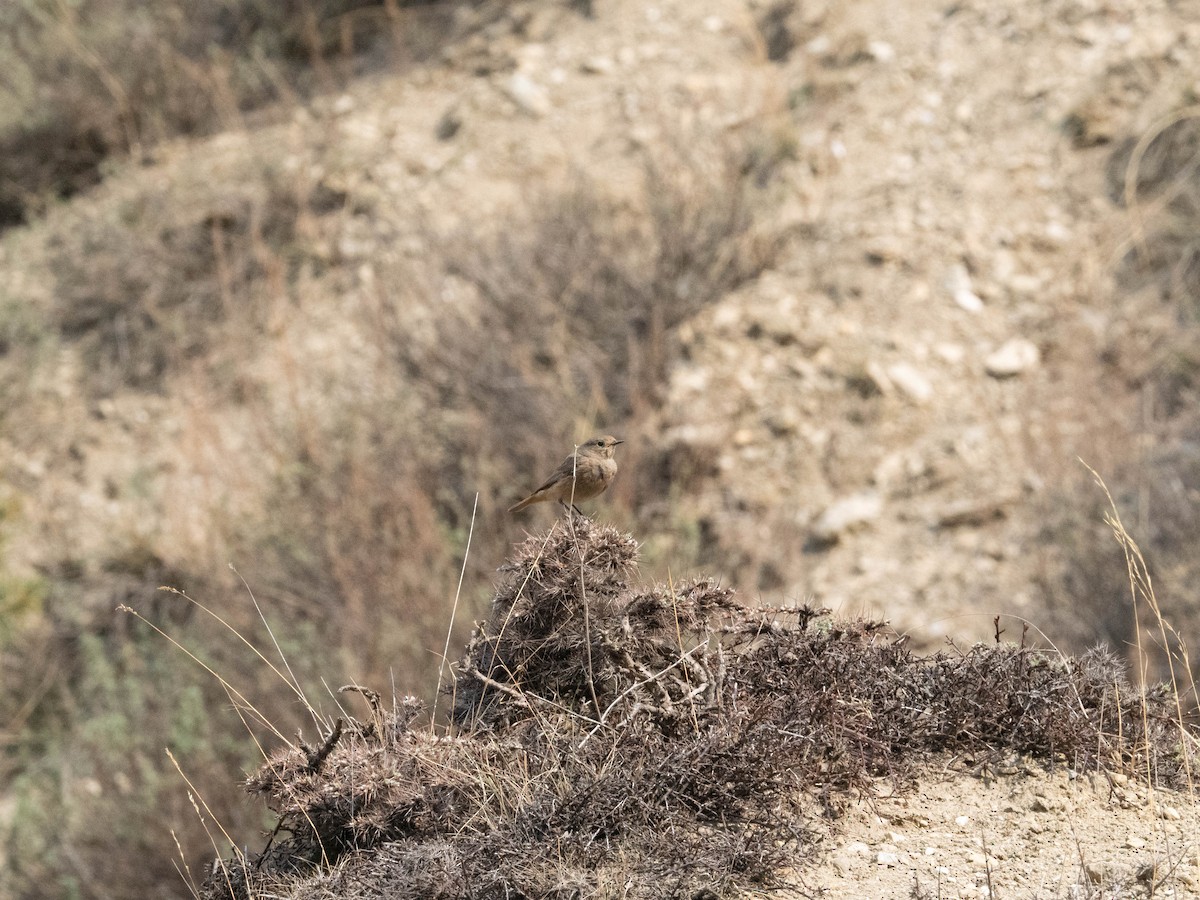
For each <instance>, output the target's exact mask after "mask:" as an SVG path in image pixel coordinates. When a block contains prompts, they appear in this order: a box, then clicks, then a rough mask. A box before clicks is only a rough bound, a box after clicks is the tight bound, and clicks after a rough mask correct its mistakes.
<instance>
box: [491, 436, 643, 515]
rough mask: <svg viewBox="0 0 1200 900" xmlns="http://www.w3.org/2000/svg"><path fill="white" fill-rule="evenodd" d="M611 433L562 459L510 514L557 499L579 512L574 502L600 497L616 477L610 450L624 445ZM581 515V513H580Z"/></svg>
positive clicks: (614, 464)
mask: <svg viewBox="0 0 1200 900" xmlns="http://www.w3.org/2000/svg"><path fill="white" fill-rule="evenodd" d="M623 443H625V442H624V441H619V440H617V439H616V438H615V437H613V436H612V435H611V434H606V435H604V436H603V437H594V438H592V439H591V440H589V441H585V442H584V443H582V444H580V445H579V446H578V447H576V448H575V452H574V453H572V454H571V455H570V456H568V457H567V458H566V459H564V460H563V461H562V462H561V463H559V466H558V468H557V469H555V470H554V474H552V475H551V476H550V477H549V478H547V479H546V483H545V484H543V485H542V486H541V487H540V488H538V489H537V490H536V491H534V492H533V493H532V494H530V495H529V496H528V497H526V498H525V499H524V500H522V501H521V502H520V503H514V504H513V505H512V506H510V507H509V508H508V511H509V512H510V513H515V512H520V511H521V510H523V509H524V508H525V507H527V506H532V505H533V504H535V503H543V502H545V501H546V500H557V501H558V502H559V503H561V504H562V505H563V506H567V507H570V508H572V509H574V510H575V512H579V508H578V507H576V506H575V503H576V502H579V501H583V500H591V499H592V498H593V497H598V496H599V495H600V494H603V493H604V491H605V490H607V489H608V486H609V485H610V484H612V480H613V479H614V478H616V476H617V461H616V460H615V459H613V451H614V450H615V449H616V447H617V444H623ZM580 515H582V513H580Z"/></svg>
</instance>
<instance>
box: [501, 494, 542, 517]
mask: <svg viewBox="0 0 1200 900" xmlns="http://www.w3.org/2000/svg"><path fill="white" fill-rule="evenodd" d="M535 503H537V494H530V495H529V496H528V497H526V498H525V499H524V500H522V501H521V502H520V503H514V504H513V505H512V506H510V507H509V508H508V511H509V512H510V513H515V512H520V511H521V510H523V509H524V508H525V507H527V506H533V504H535Z"/></svg>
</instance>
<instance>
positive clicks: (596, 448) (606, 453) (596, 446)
mask: <svg viewBox="0 0 1200 900" xmlns="http://www.w3.org/2000/svg"><path fill="white" fill-rule="evenodd" d="M623 443H625V442H624V441H619V440H617V439H616V438H615V437H613V436H612V435H611V434H606V435H604V436H603V437H594V438H592V439H591V440H590V441H586V442H584V443H582V444H580V445H579V452H580V453H583V454H586V455H588V456H599V457H602V458H604V459H611V458H612V455H613V450H615V449H616V446H617V444H623Z"/></svg>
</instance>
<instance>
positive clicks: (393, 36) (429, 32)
mask: <svg viewBox="0 0 1200 900" xmlns="http://www.w3.org/2000/svg"><path fill="white" fill-rule="evenodd" d="M414 5H427V4H414V3H410V2H404V0H283V2H279V0H274V2H272V0H233V2H223V3H186V2H180V0H157V2H155V3H143V2H140V0H80V2H67V0H30V2H24V3H7V4H3V5H0V60H2V61H3V63H4V68H5V78H4V80H3V84H2V85H0V90H2V91H3V94H0V96H2V97H4V98H5V100H6V103H5V104H3V105H5V106H7V109H8V113H7V114H6V115H5V116H4V117H3V118H0V227H3V226H5V225H12V224H18V223H20V222H22V221H24V220H26V219H27V218H28V217H29V216H30V214H37V213H39V212H40V211H41V210H42V209H43V208H44V206H45V205H46V203H47V201H48V200H49V199H50V198H52V197H65V196H70V195H71V194H74V193H76V192H77V191H79V190H82V189H84V188H86V187H88V186H90V185H92V184H94V183H96V182H97V181H99V180H100V177H101V174H102V173H101V166H102V164H103V162H104V160H105V159H106V158H107V157H108V156H110V155H114V154H115V155H121V154H124V153H127V152H131V151H134V152H136V151H140V150H143V149H144V148H145V147H147V146H148V145H150V144H153V143H154V142H156V141H158V140H161V139H163V138H166V137H171V136H175V135H179V134H203V133H209V132H212V131H215V130H218V129H219V128H221V127H229V126H231V125H235V124H237V123H238V121H239V119H240V114H241V113H242V112H243V111H245V110H249V109H252V108H255V107H260V106H262V105H264V104H266V103H270V102H273V101H278V100H289V99H292V98H294V97H295V96H297V95H303V94H305V93H307V92H309V91H310V90H311V89H312V88H313V87H318V86H319V87H324V88H327V89H328V88H330V87H333V86H335V84H336V80H337V78H338V77H339V76H340V75H341V74H342V73H340V72H339V71H338V69H339V68H345V67H344V66H343V67H339V66H337V65H336V64H337V63H338V61H346V60H349V61H350V62H353V60H355V59H357V58H359V57H360V56H363V55H365V54H366V52H367V51H373V52H375V53H378V52H379V50H380V49H381V48H386V47H387V46H389V45H390V43H391V42H393V41H396V42H401V43H403V45H404V50H405V56H406V57H407V58H409V59H420V58H423V57H426V56H428V55H429V54H430V53H432V52H433V51H434V50H435V49H436V48H437V47H439V46H440V45H441V42H442V40H444V39H445V37H446V34H447V33H448V31H449V21H450V19H449V16H450V11H449V10H448V9H447V10H446V11H445V12H444V13H441V14H439V15H436V16H435V15H421V16H414V15H409V14H408V11H407V10H406V9H404V8H405V7H408V6H414ZM447 6H448V5H447ZM414 33H415V34H417V35H419V37H413V35H414ZM346 74H349V73H348V72H347V73H346Z"/></svg>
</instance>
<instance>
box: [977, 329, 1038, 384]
mask: <svg viewBox="0 0 1200 900" xmlns="http://www.w3.org/2000/svg"><path fill="white" fill-rule="evenodd" d="M1041 358H1042V354H1041V352H1040V351H1039V350H1038V348H1037V345H1036V344H1035V343H1033V341H1028V340H1026V339H1025V338H1013V339H1012V340H1009V341H1005V343H1004V344H1003V345H1002V346H1001V347H1000V349H998V350H996V351H994V352H993V353H991V354H989V355H988V357H987V359H985V360H984V361H983V367H984V369H985V370H986V371H987V373H988V374H989V375H991V376H992V377H993V378H1011V377H1012V376H1013V375H1019V374H1021V373H1022V372H1025V371H1027V370H1029V369H1032V368H1033V367H1034V366H1036V365H1037V364H1038V362H1039V361H1040V360H1041Z"/></svg>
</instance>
